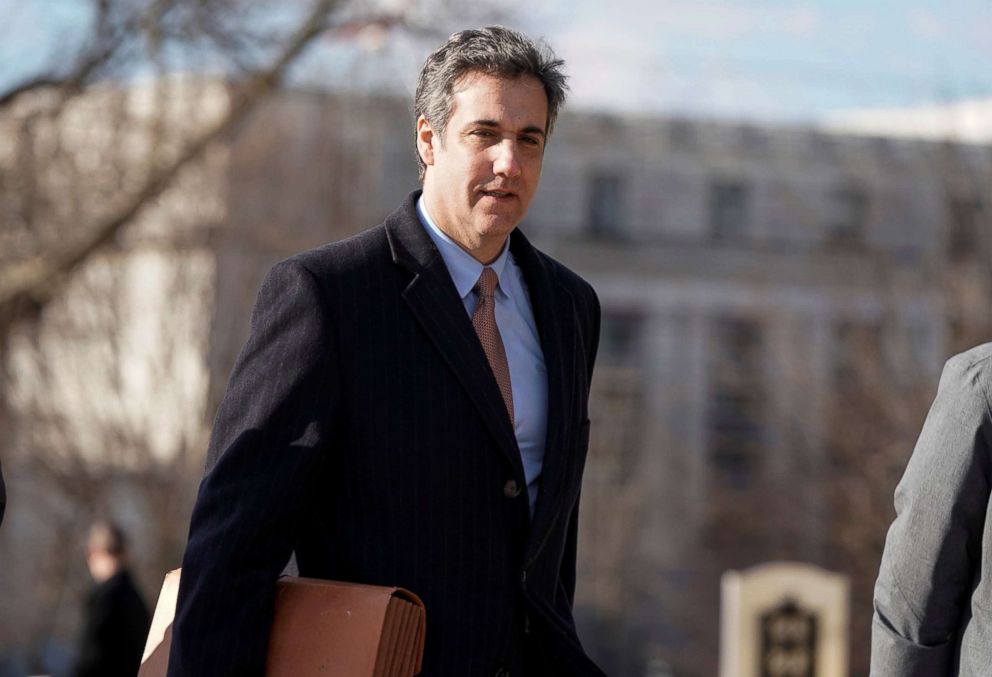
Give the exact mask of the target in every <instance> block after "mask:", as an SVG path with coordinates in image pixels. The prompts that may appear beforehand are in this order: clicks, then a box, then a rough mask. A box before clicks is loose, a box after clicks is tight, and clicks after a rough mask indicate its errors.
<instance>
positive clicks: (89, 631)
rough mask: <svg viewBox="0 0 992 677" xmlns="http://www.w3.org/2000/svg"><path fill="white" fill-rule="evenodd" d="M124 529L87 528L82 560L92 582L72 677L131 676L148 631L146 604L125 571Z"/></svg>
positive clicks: (110, 526) (107, 525) (108, 525)
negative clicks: (84, 554) (84, 558)
mask: <svg viewBox="0 0 992 677" xmlns="http://www.w3.org/2000/svg"><path fill="white" fill-rule="evenodd" d="M127 560H128V550H127V541H126V539H125V536H124V532H123V531H122V530H121V529H120V527H118V526H117V525H116V524H113V523H111V522H97V523H96V524H94V525H93V527H92V528H91V529H90V535H89V541H88V543H87V546H86V564H87V566H88V567H89V570H90V575H91V576H92V577H93V580H94V581H95V582H96V585H95V586H94V587H93V589H92V590H91V591H90V593H89V595H88V596H87V598H86V606H85V608H84V609H83V627H82V631H81V633H80V637H79V654H78V658H77V660H76V665H75V667H74V669H73V671H72V674H73V677H117V676H118V675H120V676H121V677H123V676H125V675H126V676H127V677H134V675H136V674H137V672H138V666H139V664H140V663H141V654H142V652H143V651H144V648H145V638H146V637H147V635H148V627H149V616H148V607H147V606H146V605H145V601H144V600H143V599H142V597H141V593H139V592H138V589H137V587H135V585H134V581H133V580H132V579H131V574H130V573H129V572H128V568H127V564H128V561H127Z"/></svg>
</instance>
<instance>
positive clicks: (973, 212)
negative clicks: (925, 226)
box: [947, 196, 982, 261]
mask: <svg viewBox="0 0 992 677" xmlns="http://www.w3.org/2000/svg"><path fill="white" fill-rule="evenodd" d="M981 222H982V204H981V202H980V201H979V200H978V199H977V198H973V197H960V196H954V197H951V198H949V199H948V201H947V254H948V256H950V257H951V260H953V261H964V260H966V259H968V258H970V257H972V256H973V255H974V254H975V252H976V250H977V249H978V247H979V245H980V244H981V240H980V239H979V237H980V234H981Z"/></svg>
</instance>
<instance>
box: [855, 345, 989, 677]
mask: <svg viewBox="0 0 992 677" xmlns="http://www.w3.org/2000/svg"><path fill="white" fill-rule="evenodd" d="M990 392H992V343H986V344H984V345H981V346H978V347H977V348H973V349H972V350H969V351H968V352H965V353H962V354H961V355H957V356H955V357H953V358H951V359H950V360H949V361H948V362H947V365H946V366H945V367H944V372H943V374H942V376H941V378H940V385H939V387H938V390H937V397H936V399H935V400H934V403H933V406H932V407H931V408H930V413H929V414H928V415H927V419H926V422H925V423H924V425H923V431H922V432H921V433H920V438H919V441H918V442H917V444H916V448H915V449H914V451H913V455H912V458H911V459H910V461H909V464H908V466H907V468H906V473H905V475H904V476H903V478H902V481H900V483H899V486H898V487H897V488H896V493H895V507H896V518H895V521H894V522H893V523H892V526H891V527H890V529H889V533H888V536H887V538H886V542H885V551H884V553H883V555H882V563H881V567H880V571H879V574H878V581H877V582H876V584H875V600H874V607H875V615H874V620H873V623H872V648H871V674H872V676H873V677H885V676H887V675H892V676H893V677H895V676H896V675H898V676H899V677H916V676H918V677H924V676H925V677H943V676H945V675H961V676H969V677H970V676H972V675H974V676H978V675H983V676H987V675H992V583H990V581H989V579H990V576H992V542H990V539H992V535H990V529H992V520H990V519H989V509H990V503H989V486H990V483H992V454H990V451H992V446H990V439H992V437H990V436H992V422H990V413H989V412H990V405H989V402H990Z"/></svg>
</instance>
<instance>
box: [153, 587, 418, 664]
mask: <svg viewBox="0 0 992 677" xmlns="http://www.w3.org/2000/svg"><path fill="white" fill-rule="evenodd" d="M179 571H180V570H179V569H176V570H175V571H170V572H169V573H168V574H167V575H166V577H165V582H164V583H163V584H162V592H161V593H160V594H159V598H158V604H157V605H156V607H155V615H154V616H153V618H152V627H151V630H149V632H148V641H147V643H146V644H145V655H144V657H143V658H142V659H141V669H140V670H139V671H138V677H165V674H166V669H167V668H168V664H169V646H170V644H171V643H172V619H173V617H174V616H175V613H176V594H177V593H178V591H179ZM425 629H426V611H425V609H424V604H423V602H421V601H420V598H419V597H417V596H416V595H415V594H413V593H412V592H409V591H407V590H404V589H402V588H390V587H381V586H375V585H360V584H358V583H342V582H339V581H324V580H318V579H315V578H296V577H294V576H284V577H282V578H280V579H279V582H278V583H277V584H276V608H275V616H274V618H273V620H272V634H271V635H270V637H269V656H268V662H267V664H266V671H265V674H266V675H267V677H311V676H312V677H317V676H318V675H319V676H321V677H412V676H413V675H416V674H419V673H420V670H421V667H422V663H423V656H424V631H425Z"/></svg>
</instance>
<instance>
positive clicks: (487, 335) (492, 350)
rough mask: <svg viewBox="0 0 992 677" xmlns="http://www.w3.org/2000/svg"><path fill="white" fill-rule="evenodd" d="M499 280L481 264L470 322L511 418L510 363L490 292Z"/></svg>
mask: <svg viewBox="0 0 992 677" xmlns="http://www.w3.org/2000/svg"><path fill="white" fill-rule="evenodd" d="M497 284H499V277H498V276H497V275H496V271H495V270H493V269H492V268H483V269H482V275H480V276H479V281H478V282H476V284H475V288H474V291H475V293H476V294H477V295H478V297H479V300H478V301H477V302H476V304H475V311H474V312H473V313H472V326H473V327H475V333H476V334H478V335H479V341H480V342H481V343H482V350H484V351H485V353H486V359H487V360H489V368H490V369H492V370H493V375H494V376H495V377H496V383H497V384H498V385H499V392H500V393H501V394H502V395H503V402H504V403H505V404H506V413H508V414H509V415H510V422H511V423H512V422H513V390H511V388H510V367H509V366H508V365H507V363H506V350H505V349H504V348H503V338H502V337H501V336H500V335H499V327H497V326H496V300H495V299H494V298H493V294H494V293H495V292H496V285H497Z"/></svg>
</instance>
